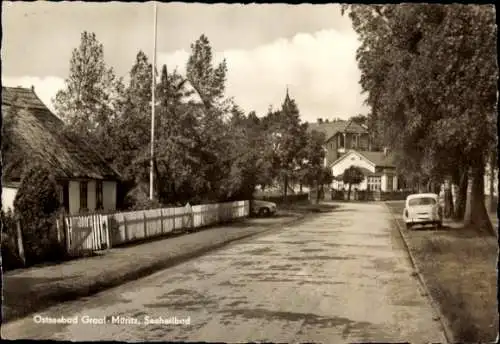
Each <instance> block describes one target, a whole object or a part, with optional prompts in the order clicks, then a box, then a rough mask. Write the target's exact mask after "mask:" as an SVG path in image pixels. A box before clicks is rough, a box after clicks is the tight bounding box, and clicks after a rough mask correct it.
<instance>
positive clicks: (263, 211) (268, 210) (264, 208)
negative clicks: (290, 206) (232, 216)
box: [250, 200, 276, 217]
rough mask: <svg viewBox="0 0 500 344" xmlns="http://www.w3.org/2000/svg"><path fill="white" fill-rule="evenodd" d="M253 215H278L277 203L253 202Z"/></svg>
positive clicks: (251, 209)
mask: <svg viewBox="0 0 500 344" xmlns="http://www.w3.org/2000/svg"><path fill="white" fill-rule="evenodd" d="M250 211H251V214H252V215H257V216H262V217H264V216H265V217H267V216H271V215H274V214H276V203H273V202H267V201H261V200H253V201H252V203H251V205H250Z"/></svg>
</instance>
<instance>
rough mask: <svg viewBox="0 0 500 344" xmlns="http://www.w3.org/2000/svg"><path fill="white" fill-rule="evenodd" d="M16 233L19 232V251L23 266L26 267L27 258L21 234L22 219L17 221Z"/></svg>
mask: <svg viewBox="0 0 500 344" xmlns="http://www.w3.org/2000/svg"><path fill="white" fill-rule="evenodd" d="M16 230H17V231H16V232H17V238H16V239H17V240H16V241H17V249H18V252H19V257H20V258H21V260H22V261H23V266H24V265H26V257H25V255H24V245H23V236H22V232H21V219H19V218H17V219H16Z"/></svg>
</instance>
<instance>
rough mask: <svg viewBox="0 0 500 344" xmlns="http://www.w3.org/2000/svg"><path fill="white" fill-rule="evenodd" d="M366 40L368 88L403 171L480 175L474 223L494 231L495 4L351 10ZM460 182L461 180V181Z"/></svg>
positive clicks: (360, 54)
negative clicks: (489, 204)
mask: <svg viewBox="0 0 500 344" xmlns="http://www.w3.org/2000/svg"><path fill="white" fill-rule="evenodd" d="M343 10H344V11H347V12H348V13H349V17H350V18H351V20H352V24H353V27H354V30H355V31H356V32H357V33H358V35H359V37H360V39H361V46H360V47H359V49H358V51H357V61H358V65H359V68H360V69H361V73H362V75H361V80H360V84H361V86H362V88H363V90H364V91H365V92H366V94H367V104H368V105H370V106H371V108H372V112H371V114H370V121H371V122H372V123H373V124H374V125H373V129H374V130H376V131H377V133H378V136H379V138H380V140H381V141H382V142H383V143H384V144H385V145H386V146H389V147H390V148H391V149H392V150H393V151H395V152H396V156H397V159H396V160H397V161H396V162H397V165H398V168H399V169H400V170H401V171H402V172H404V173H408V174H411V173H412V172H413V171H417V172H418V176H417V177H419V178H423V179H434V180H442V179H443V178H444V177H447V176H450V175H457V173H456V170H457V167H458V169H459V170H460V171H462V174H463V173H466V174H467V173H468V172H469V170H470V171H471V172H472V174H471V176H472V180H473V184H474V186H473V189H474V190H475V191H474V192H473V196H472V197H473V198H474V201H473V203H474V204H476V205H475V206H474V210H473V211H472V220H471V221H472V222H474V223H476V224H478V225H481V226H487V224H486V223H485V219H487V217H486V213H485V211H484V210H483V208H484V195H483V192H484V190H483V191H481V190H480V189H481V185H480V184H481V183H482V180H483V175H484V165H485V161H486V157H487V156H488V154H490V152H491V148H492V147H493V146H495V144H496V132H495V129H496V123H495V121H496V98H497V83H496V80H497V76H498V71H497V66H496V26H495V12H494V9H493V7H492V6H482V5H459V4H453V5H435V4H433V5H430V4H400V5H344V6H343ZM455 179H458V178H455Z"/></svg>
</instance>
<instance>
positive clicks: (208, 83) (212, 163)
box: [186, 35, 232, 201]
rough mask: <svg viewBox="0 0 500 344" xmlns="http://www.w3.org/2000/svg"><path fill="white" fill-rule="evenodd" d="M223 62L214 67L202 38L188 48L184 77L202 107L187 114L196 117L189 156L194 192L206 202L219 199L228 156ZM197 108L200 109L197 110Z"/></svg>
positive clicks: (193, 106)
mask: <svg viewBox="0 0 500 344" xmlns="http://www.w3.org/2000/svg"><path fill="white" fill-rule="evenodd" d="M226 72H227V67H226V62H225V60H224V61H222V62H221V63H220V64H218V65H217V67H214V61H213V54H212V48H211V46H210V42H209V41H208V38H207V37H206V36H205V35H202V36H201V37H200V38H199V39H198V40H197V41H196V42H195V43H194V44H192V46H191V55H190V57H189V59H188V63H187V67H186V76H187V80H188V81H189V83H190V85H191V86H192V87H193V88H194V89H195V91H196V93H197V95H198V96H199V98H200V99H201V101H202V103H201V104H197V103H196V102H191V103H190V104H189V106H190V108H191V111H192V113H193V114H195V115H196V126H195V131H194V134H193V136H192V137H193V141H194V142H193V152H195V153H196V157H195V159H196V160H197V161H198V166H197V169H196V170H197V171H199V175H200V176H201V178H198V180H199V182H200V184H201V185H197V186H196V188H197V189H198V190H200V193H201V194H205V195H206V199H207V201H212V200H216V199H218V198H220V197H223V195H221V194H220V190H221V189H222V187H223V183H224V182H223V181H224V178H225V176H227V175H228V174H229V170H230V168H231V162H230V160H228V159H227V158H226V157H227V156H228V155H227V154H228V145H227V144H226V143H227V130H228V127H227V125H226V123H225V121H224V120H225V117H226V116H228V115H230V111H231V109H232V101H231V100H230V99H226V98H225V81H226ZM200 105H201V106H200Z"/></svg>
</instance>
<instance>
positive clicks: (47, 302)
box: [1, 212, 309, 324]
mask: <svg viewBox="0 0 500 344" xmlns="http://www.w3.org/2000/svg"><path fill="white" fill-rule="evenodd" d="M290 213H291V214H292V215H293V216H294V218H293V219H291V220H287V221H284V222H281V223H276V224H270V225H254V227H256V228H255V230H253V231H251V233H248V232H247V233H242V235H236V236H235V237H232V238H228V239H226V240H223V241H221V242H218V243H215V244H209V245H207V246H204V247H201V248H198V249H195V250H193V251H189V252H186V253H181V254H178V255H175V254H174V255H173V256H168V257H165V258H163V259H159V260H156V261H154V262H151V263H150V264H145V265H143V266H138V267H137V268H136V269H132V270H130V271H127V272H126V273H125V274H124V275H121V276H117V277H112V278H97V279H95V280H93V281H89V282H88V283H86V284H83V285H80V286H79V287H77V288H74V287H72V288H64V287H56V288H54V289H51V290H50V291H48V292H47V293H42V294H41V295H40V293H39V292H37V293H35V292H33V294H31V295H29V297H30V299H33V300H37V301H36V303H35V304H30V305H29V306H28V305H26V307H25V308H23V310H22V311H16V312H15V313H14V314H13V315H10V316H6V314H5V313H6V312H5V305H4V307H2V317H1V322H2V323H3V324H7V323H9V322H13V321H15V320H18V319H20V318H23V317H26V316H29V315H31V314H33V313H35V312H40V311H43V310H44V309H47V308H49V307H51V306H54V305H56V304H58V303H61V302H68V301H74V300H77V299H79V298H81V297H88V296H92V295H95V294H97V293H100V292H102V291H105V290H108V289H111V288H114V287H117V286H119V285H122V284H125V283H128V282H131V281H134V280H137V279H140V278H144V277H147V276H149V275H151V274H154V273H156V272H158V271H160V270H163V269H167V268H171V267H174V266H176V265H179V264H181V263H184V262H187V261H189V260H191V259H195V258H198V257H200V256H202V255H204V254H207V253H209V252H213V251H217V250H219V249H222V248H224V247H226V246H228V245H230V244H232V243H235V242H238V241H242V240H245V239H250V238H251V237H254V236H258V235H261V234H264V233H266V232H269V231H272V230H276V229H279V228H280V227H284V226H289V225H292V224H295V223H299V222H300V221H303V220H304V219H306V218H307V217H308V215H309V214H300V213H296V212H290ZM35 294H36V295H35ZM27 296H28V295H27Z"/></svg>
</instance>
